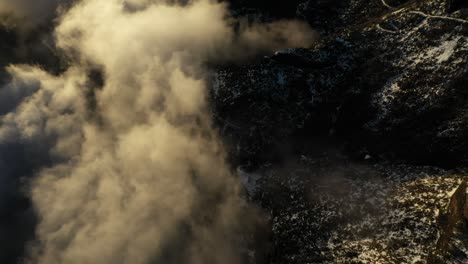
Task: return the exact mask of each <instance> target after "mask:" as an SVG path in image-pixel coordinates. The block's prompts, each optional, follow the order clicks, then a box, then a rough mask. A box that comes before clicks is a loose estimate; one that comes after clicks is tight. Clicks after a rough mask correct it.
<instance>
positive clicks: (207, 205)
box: [0, 0, 315, 264]
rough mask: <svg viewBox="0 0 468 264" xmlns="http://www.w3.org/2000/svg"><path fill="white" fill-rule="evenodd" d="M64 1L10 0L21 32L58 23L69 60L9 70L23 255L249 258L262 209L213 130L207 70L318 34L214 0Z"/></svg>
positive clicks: (8, 10)
mask: <svg viewBox="0 0 468 264" xmlns="http://www.w3.org/2000/svg"><path fill="white" fill-rule="evenodd" d="M32 3H34V4H32ZM61 4H62V1H2V2H0V16H1V17H2V18H3V20H2V21H7V22H5V23H7V25H8V26H13V25H14V28H17V30H20V31H21V30H27V29H30V28H33V27H35V26H37V25H39V24H41V23H47V20H53V21H54V23H55V24H56V26H55V29H54V31H53V36H54V37H53V39H54V45H55V46H56V47H57V52H59V53H60V54H61V56H63V57H64V58H66V60H67V65H68V67H67V69H66V70H64V71H63V72H61V73H59V74H52V73H50V72H48V71H47V70H46V69H44V67H41V65H9V66H8V67H7V68H6V71H7V73H8V75H9V76H10V81H9V82H7V83H6V84H5V85H4V86H3V87H2V88H1V89H0V103H1V106H0V114H1V118H0V124H1V127H0V157H6V156H8V154H9V153H13V152H14V150H13V149H14V148H17V147H15V146H21V149H22V150H24V151H23V152H20V153H19V154H18V155H19V158H18V159H13V162H12V163H8V162H6V158H2V160H1V163H0V165H1V167H2V168H4V169H3V171H4V172H3V173H2V174H1V177H0V181H1V183H4V182H5V184H4V185H3V184H2V188H3V189H2V190H0V191H1V194H0V195H1V197H2V198H5V199H2V201H8V197H9V195H7V193H9V192H12V190H16V189H15V188H18V189H19V190H20V191H21V193H23V194H24V195H25V196H26V197H28V198H29V199H30V200H31V201H32V209H33V211H34V214H35V215H36V216H37V226H36V227H35V232H34V238H32V239H30V240H29V242H28V243H27V244H26V246H25V248H26V250H25V253H24V256H23V257H22V261H24V262H26V263H39V264H55V263H71V264H73V263H77V264H78V263H79V264H86V263H103V264H105V263H113V264H114V263H135V264H138V263H193V264H198V263H246V258H247V255H248V254H246V244H248V243H249V239H250V238H249V236H250V234H251V233H252V232H253V230H254V229H255V228H257V226H256V225H257V224H258V223H259V222H261V221H259V220H258V218H260V217H261V216H260V213H259V212H258V211H257V209H256V208H254V207H253V206H251V205H249V204H247V202H246V201H245V200H244V198H243V188H242V187H241V185H240V184H239V182H238V179H237V177H236V175H235V174H234V173H233V172H232V170H231V169H230V166H229V164H228V163H227V161H226V160H227V157H226V153H225V151H224V146H223V145H222V143H221V140H220V139H219V136H218V133H217V130H216V128H214V126H213V123H212V118H211V112H210V109H209V104H208V98H207V97H208V91H207V83H206V77H207V75H208V73H209V69H208V68H207V66H206V65H207V64H209V63H210V62H216V61H226V60H231V61H233V60H242V59H245V58H247V57H251V56H255V55H256V54H260V53H261V52H267V51H268V52H273V51H275V50H277V49H280V48H284V47H289V46H303V47H307V46H310V45H311V44H312V42H313V41H314V40H315V33H314V32H313V31H312V30H311V29H310V28H309V27H308V26H306V24H304V23H301V22H299V21H278V22H273V23H269V24H261V23H254V24H242V26H241V28H240V30H239V29H234V25H235V24H236V22H235V21H234V19H233V18H232V17H231V16H230V14H229V12H228V8H227V5H226V4H224V3H218V2H215V1H208V0H198V1H182V2H175V1H149V0H148V1H143V0H141V1H136V0H132V1H120V0H82V1H77V2H76V3H74V5H73V7H71V8H70V9H69V10H66V11H65V10H62V11H60V6H61ZM36 5H37V6H36ZM12 17H13V20H11V18H12ZM11 21H14V22H11ZM304 36H305V37H304ZM96 69H97V70H96ZM93 71H97V72H98V75H99V78H97V77H96V76H93V75H92V74H90V73H92V72H93ZM96 79H99V80H98V81H96ZM22 160H28V161H29V163H30V164H20V165H15V164H14V162H21V161H22ZM15 166H16V167H18V168H20V167H26V168H27V169H15V168H16V167H15ZM16 185H20V187H18V186H16ZM9 206H10V205H8V203H5V204H3V203H2V204H0V210H2V211H4V210H6V209H5V208H8V207H9Z"/></svg>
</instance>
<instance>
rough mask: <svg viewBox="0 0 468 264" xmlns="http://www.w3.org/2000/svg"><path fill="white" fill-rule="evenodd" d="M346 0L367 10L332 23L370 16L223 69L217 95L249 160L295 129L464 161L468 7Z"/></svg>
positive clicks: (433, 159) (439, 160)
mask: <svg viewBox="0 0 468 264" xmlns="http://www.w3.org/2000/svg"><path fill="white" fill-rule="evenodd" d="M348 2H349V5H350V6H354V7H355V9H357V10H361V11H362V12H357V11H355V10H354V9H352V10H350V11H349V12H344V11H342V12H344V13H343V14H342V15H340V16H339V17H341V19H337V21H336V22H335V23H341V22H340V21H342V23H343V24H346V23H348V20H350V21H365V22H362V23H350V25H349V26H348V27H342V28H341V27H339V26H336V28H337V31H338V32H335V33H332V34H324V35H323V39H322V40H321V41H320V43H318V44H317V45H315V46H314V47H312V48H311V49H289V50H283V51H279V52H277V53H276V54H275V55H274V56H271V57H269V58H266V59H264V60H263V61H261V62H259V63H256V64H253V65H247V66H237V67H229V68H227V69H222V70H220V71H218V73H217V74H216V75H215V76H214V78H215V80H214V87H213V96H214V102H215V106H216V109H217V116H218V117H219V119H220V120H221V123H222V124H223V125H224V127H225V132H226V134H229V135H232V136H233V137H234V138H237V139H238V143H239V144H240V149H242V156H245V155H246V154H247V155H248V156H250V158H252V159H255V158H263V157H262V156H263V153H265V147H266V148H271V147H275V146H272V143H275V144H273V145H278V144H279V143H281V142H286V143H290V140H289V139H290V138H291V137H292V136H293V135H298V134H299V135H306V136H307V137H310V136H311V135H314V136H315V135H322V136H335V137H336V138H338V139H339V140H342V141H344V142H345V143H346V144H348V145H349V148H348V149H349V150H352V151H354V152H355V153H360V152H362V153H366V154H371V155H373V156H374V155H375V156H381V157H382V158H386V159H388V158H394V159H399V160H406V161H411V162H417V163H425V164H427V163H430V164H438V165H444V166H456V165H460V164H464V163H465V162H466V160H467V158H468V151H467V150H468V140H467V139H468V138H467V137H468V130H467V128H468V126H467V122H468V119H467V118H466V116H467V113H468V112H467V110H468V108H467V105H468V104H467V102H468V101H467V100H468V97H467V92H466V86H467V82H468V20H467V19H468V10H467V9H461V10H456V11H454V12H452V13H450V12H451V10H452V9H453V8H452V5H451V4H450V3H451V1H442V0H440V1H410V2H408V3H405V4H403V5H401V6H399V7H392V6H390V4H387V3H386V2H381V1H371V2H370V3H369V4H368V5H367V4H366V5H365V6H366V7H367V9H369V10H367V9H365V10H362V9H360V8H358V7H357V6H361V5H364V4H363V3H361V1H348ZM365 2H366V3H367V1H365ZM374 2H375V3H374ZM377 3H379V4H380V7H377ZM384 4H386V5H387V6H385V5H384ZM374 5H375V6H376V7H375V8H373V6H374ZM299 7H306V8H311V12H313V10H314V9H313V8H312V7H309V6H308V5H300V6H299ZM349 8H350V7H349ZM307 10H308V9H307ZM363 14H369V15H370V17H367V20H364V18H361V16H364V15H363ZM373 14H379V15H376V16H373ZM348 16H350V17H352V18H347V17H348ZM324 23H325V26H326V25H327V23H328V22H327V21H326V20H325V22H324ZM330 23H331V22H330ZM240 128H242V129H240ZM247 130H248V131H247ZM279 145H281V144H279Z"/></svg>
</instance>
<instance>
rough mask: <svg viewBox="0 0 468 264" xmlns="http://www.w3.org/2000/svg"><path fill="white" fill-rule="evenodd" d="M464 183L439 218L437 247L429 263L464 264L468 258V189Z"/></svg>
mask: <svg viewBox="0 0 468 264" xmlns="http://www.w3.org/2000/svg"><path fill="white" fill-rule="evenodd" d="M467 188H468V187H467V182H466V181H464V182H462V184H460V186H459V187H458V188H457V189H456V190H455V192H454V193H453V195H452V197H451V199H450V202H449V204H448V206H447V209H446V212H444V213H443V214H442V215H441V216H440V217H439V225H440V227H441V231H440V238H439V240H438V241H437V247H436V249H435V250H434V252H433V253H432V254H431V256H430V258H429V263H442V262H444V261H450V262H451V263H463V262H464V261H466V259H467V258H468V236H467V233H468V217H467V214H466V213H467V210H468V189H467Z"/></svg>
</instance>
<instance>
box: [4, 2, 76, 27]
mask: <svg viewBox="0 0 468 264" xmlns="http://www.w3.org/2000/svg"><path fill="white" fill-rule="evenodd" d="M71 2H72V0H2V1H0V18H1V19H0V24H4V25H6V26H8V27H12V28H19V29H20V30H31V29H33V28H35V27H37V26H39V25H41V24H44V23H47V22H48V21H50V20H51V19H53V18H54V17H55V15H56V14H57V12H58V8H59V7H60V6H61V5H68V4H70V3H71Z"/></svg>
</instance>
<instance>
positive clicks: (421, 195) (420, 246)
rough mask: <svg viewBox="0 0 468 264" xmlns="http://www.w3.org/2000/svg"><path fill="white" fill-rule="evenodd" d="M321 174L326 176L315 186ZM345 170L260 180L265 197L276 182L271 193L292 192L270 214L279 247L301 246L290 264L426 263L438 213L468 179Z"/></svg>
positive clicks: (392, 169)
mask: <svg viewBox="0 0 468 264" xmlns="http://www.w3.org/2000/svg"><path fill="white" fill-rule="evenodd" d="M313 166H314V165H313ZM315 170H322V174H323V175H321V176H319V178H318V179H315V180H312V181H311V179H310V178H311V177H312V178H313V177H316V176H313V174H314V171H315ZM346 171H347V169H346V168H343V172H339V173H336V172H334V171H333V169H332V170H330V171H329V172H327V171H323V168H311V169H308V170H307V169H306V170H303V172H302V173H296V172H291V173H290V174H288V175H283V176H282V177H281V176H274V175H275V172H271V173H268V172H267V173H266V174H265V175H264V176H263V177H262V178H261V181H259V182H258V183H259V185H257V192H258V193H259V194H262V195H263V194H264V191H265V189H264V188H268V187H266V186H269V185H271V184H272V182H275V181H279V182H277V183H274V184H273V186H276V187H275V193H273V194H272V195H274V196H277V195H279V193H278V189H277V188H278V186H277V185H280V186H281V188H282V189H281V190H283V188H285V189H286V190H287V191H285V192H286V193H289V195H288V196H287V199H289V201H288V202H287V204H288V205H287V207H286V208H285V209H283V210H282V211H277V212H276V213H275V214H274V215H272V219H273V223H272V225H273V233H274V234H276V235H277V236H280V238H279V242H281V241H284V240H285V239H286V240H288V241H289V239H291V241H292V242H288V243H289V244H295V243H297V244H298V245H301V246H299V248H301V250H300V251H298V252H297V253H291V255H288V256H287V258H289V259H304V258H307V257H308V256H311V255H314V254H320V255H321V256H322V257H323V259H322V260H320V263H330V264H331V263H333V264H341V263H343V264H344V263H369V264H379V263H385V264H386V263H415V264H424V263H426V260H427V257H428V256H429V254H430V253H431V252H432V251H433V249H434V247H435V245H436V242H437V240H438V238H439V233H438V232H439V225H438V223H437V217H438V215H439V212H445V211H446V206H447V204H448V202H449V200H450V197H451V196H450V194H451V191H452V190H453V189H454V188H456V187H457V186H458V185H459V184H460V183H461V180H462V179H463V178H464V177H466V175H464V174H454V173H450V172H446V171H443V170H439V169H436V168H430V167H411V166H409V167H408V166H405V165H396V166H394V165H391V166H387V165H383V166H382V165H376V166H374V167H372V168H365V167H364V168H363V169H361V168H360V167H358V168H356V169H351V171H350V172H349V173H348V172H346ZM265 184H266V185H265ZM307 186H309V187H307ZM303 188H306V189H307V188H310V189H309V190H308V192H309V193H310V194H309V195H307V197H308V198H307V199H306V200H301V198H300V195H298V193H301V192H303V191H301V189H303ZM266 191H267V192H268V190H266ZM267 195H268V194H267ZM281 201H283V199H281ZM318 234H320V235H323V237H320V235H319V236H318ZM317 252H318V253H317ZM294 254H298V255H299V256H298V255H294ZM311 263H316V262H313V261H312V262H311Z"/></svg>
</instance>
